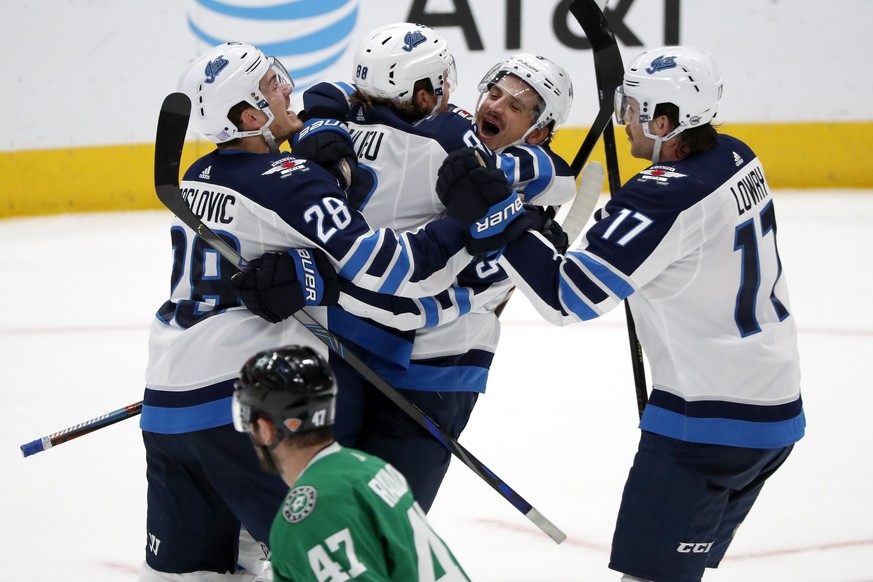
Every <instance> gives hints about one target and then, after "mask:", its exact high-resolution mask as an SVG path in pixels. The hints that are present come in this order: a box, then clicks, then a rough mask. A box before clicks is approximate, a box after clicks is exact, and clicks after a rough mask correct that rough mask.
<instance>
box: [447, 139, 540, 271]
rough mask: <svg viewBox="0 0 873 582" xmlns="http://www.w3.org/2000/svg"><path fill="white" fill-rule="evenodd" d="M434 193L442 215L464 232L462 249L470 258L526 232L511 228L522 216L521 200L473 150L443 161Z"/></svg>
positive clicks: (501, 175) (484, 157) (486, 159)
mask: <svg viewBox="0 0 873 582" xmlns="http://www.w3.org/2000/svg"><path fill="white" fill-rule="evenodd" d="M436 191H437V196H439V199H440V201H441V202H442V203H443V204H444V205H445V207H446V214H447V215H448V216H450V217H451V218H452V219H454V220H455V221H456V222H458V223H459V224H460V225H461V226H463V227H464V228H466V229H468V232H467V243H466V246H467V250H468V251H469V252H470V253H471V254H473V255H476V256H481V255H483V254H488V253H490V252H492V251H499V250H501V249H502V248H503V247H504V246H505V245H506V244H507V243H508V242H509V241H510V240H512V239H514V238H515V237H517V236H519V235H520V233H521V232H524V231H525V230H527V227H522V225H521V224H518V225H515V226H514V227H513V226H512V225H513V223H515V222H516V221H517V220H519V219H522V218H523V217H524V214H525V212H524V209H523V207H522V202H521V198H519V196H518V194H517V193H516V192H515V190H513V189H512V188H510V187H509V185H508V184H507V183H506V176H505V175H504V173H503V172H502V171H500V170H498V169H497V166H495V165H494V160H493V159H492V158H491V157H490V156H488V155H487V154H484V153H482V152H481V151H479V150H476V149H475V148H465V149H461V150H456V151H454V152H452V153H451V154H449V155H448V157H446V159H445V161H444V162H443V165H442V166H441V167H440V170H439V173H438V175H437V183H436ZM516 233H518V234H516Z"/></svg>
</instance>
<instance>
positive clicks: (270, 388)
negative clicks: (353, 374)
mask: <svg viewBox="0 0 873 582" xmlns="http://www.w3.org/2000/svg"><path fill="white" fill-rule="evenodd" d="M335 403H336V382H334V379H333V374H332V373H331V371H330V367H328V365H327V362H325V361H324V359H323V358H322V357H321V356H320V355H318V353H317V352H316V351H315V350H313V349H312V348H310V347H307V346H297V345H292V346H285V347H282V348H279V349H275V350H266V351H262V352H258V353H257V354H255V355H254V356H252V357H251V358H249V360H248V361H247V362H246V363H245V364H244V365H243V367H242V370H240V377H239V380H238V381H237V382H236V384H235V385H234V391H233V426H234V428H236V430H238V431H239V432H248V428H249V423H251V422H252V421H254V420H255V419H256V418H258V417H259V416H261V415H263V416H268V417H270V418H271V419H272V420H273V424H274V425H275V426H276V429H277V430H278V431H279V432H280V433H281V434H287V435H299V434H304V433H307V432H311V431H313V430H317V429H320V428H324V427H328V426H331V425H333V421H334V408H335Z"/></svg>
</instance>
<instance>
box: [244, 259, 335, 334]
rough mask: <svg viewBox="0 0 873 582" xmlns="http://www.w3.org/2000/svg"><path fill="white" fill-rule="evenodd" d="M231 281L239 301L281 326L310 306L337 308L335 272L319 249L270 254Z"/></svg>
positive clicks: (252, 263) (256, 261) (255, 312)
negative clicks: (283, 322)
mask: <svg viewBox="0 0 873 582" xmlns="http://www.w3.org/2000/svg"><path fill="white" fill-rule="evenodd" d="M249 267H250V268H249V270H248V271H245V272H240V273H237V274H235V275H234V276H233V277H232V278H231V283H232V284H233V286H234V289H235V290H236V292H237V294H238V295H239V298H240V300H242V302H243V303H244V304H245V306H246V307H247V308H248V309H249V311H251V312H252V313H254V314H255V315H257V316H259V317H261V318H263V319H266V320H267V321H269V322H272V323H279V322H280V321H283V320H285V319H287V318H289V317H291V316H292V315H293V314H295V313H296V312H298V311H299V310H301V309H303V308H304V307H306V306H307V305H334V304H335V303H336V302H337V300H338V299H339V286H338V284H337V280H336V271H335V270H334V268H333V265H332V264H331V263H330V261H329V260H328V258H327V256H325V254H324V253H323V252H322V251H320V250H318V249H290V250H289V251H287V252H269V253H265V254H264V255H262V256H260V257H259V258H257V259H254V260H253V261H251V262H249Z"/></svg>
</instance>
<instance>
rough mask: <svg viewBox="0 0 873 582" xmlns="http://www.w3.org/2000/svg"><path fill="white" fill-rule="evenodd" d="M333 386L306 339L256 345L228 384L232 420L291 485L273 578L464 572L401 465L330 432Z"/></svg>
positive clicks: (275, 546) (277, 532) (422, 577)
mask: <svg viewBox="0 0 873 582" xmlns="http://www.w3.org/2000/svg"><path fill="white" fill-rule="evenodd" d="M336 391H337V390H336V383H335V382H334V379H333V374H332V373H331V370H330V368H329V367H328V365H327V363H326V362H325V361H324V360H323V359H322V358H321V357H320V356H319V355H318V354H317V353H316V352H315V351H314V350H313V349H311V348H309V347H304V346H287V347H283V348H280V349H276V350H268V351H262V352H259V353H258V354H256V355H255V356H253V357H252V358H250V359H249V360H248V361H247V362H246V363H245V365H244V366H243V368H242V370H241V372H240V379H239V381H238V382H237V383H236V386H235V389H234V393H233V400H232V403H233V421H234V427H235V428H236V430H238V431H240V432H245V433H248V435H249V437H250V438H251V439H252V444H253V445H254V446H255V450H256V452H257V455H258V458H259V460H260V463H261V466H262V468H263V469H264V470H266V471H270V472H273V473H277V474H278V475H280V476H281V477H282V479H283V480H284V481H285V482H286V483H287V484H288V486H289V487H290V488H291V489H290V491H289V492H288V494H287V496H286V497H285V501H284V502H283V504H282V506H281V507H280V508H279V511H278V513H277V515H276V518H275V520H274V521H273V526H272V529H271V530H270V548H271V551H272V555H271V561H272V566H273V577H274V580H276V581H278V582H284V581H293V582H305V581H313V582H328V581H330V582H340V581H342V580H356V581H359V582H364V581H366V582H376V581H389V580H393V581H397V582H413V581H416V580H417V581H419V582H425V581H427V582H437V581H439V582H463V581H467V580H468V578H467V576H466V574H465V573H464V571H463V569H462V568H461V566H460V565H459V564H458V561H457V560H456V559H455V557H454V556H453V555H452V553H451V551H450V550H449V549H448V547H447V546H446V545H445V543H444V542H443V541H442V539H440V537H439V536H438V535H437V534H436V532H434V530H433V529H432V528H431V526H430V524H429V523H428V522H427V518H426V517H425V515H424V512H423V511H422V510H421V507H419V505H418V503H416V502H415V500H414V499H413V497H412V493H411V492H410V489H409V486H408V484H407V483H406V479H405V478H404V477H403V475H402V474H400V472H399V471H397V470H396V469H395V468H394V467H392V466H391V465H389V464H387V463H385V461H382V460H381V459H379V458H377V457H374V456H371V455H367V454H364V453H362V452H361V451H358V450H355V449H350V448H344V447H342V446H340V445H339V444H338V443H336V442H335V441H334V439H333V432H332V430H333V429H332V425H333V421H334V406H335V401H336Z"/></svg>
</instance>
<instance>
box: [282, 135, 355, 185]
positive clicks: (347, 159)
mask: <svg viewBox="0 0 873 582" xmlns="http://www.w3.org/2000/svg"><path fill="white" fill-rule="evenodd" d="M291 153H292V154H294V155H295V156H296V157H298V158H303V159H305V160H309V161H311V162H315V163H316V164H318V165H319V166H321V167H322V168H324V169H325V170H327V171H328V172H330V173H331V174H333V176H334V177H335V178H336V179H337V181H338V182H339V184H340V186H341V187H342V189H343V190H346V189H348V187H349V186H351V184H352V176H353V175H354V172H355V170H356V169H357V165H358V157H357V156H356V155H355V149H354V147H353V146H352V137H351V136H350V135H349V128H348V126H347V125H346V124H345V123H343V122H342V121H339V120H336V119H317V118H312V119H309V120H307V121H306V123H304V124H303V129H301V130H300V131H299V132H297V133H296V134H294V137H293V138H292V140H291Z"/></svg>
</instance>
